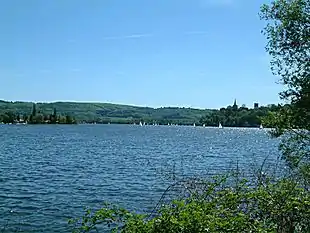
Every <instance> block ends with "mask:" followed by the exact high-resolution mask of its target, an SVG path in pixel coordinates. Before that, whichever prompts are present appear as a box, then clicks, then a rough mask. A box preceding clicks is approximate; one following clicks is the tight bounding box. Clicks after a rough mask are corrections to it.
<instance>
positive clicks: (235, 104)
mask: <svg viewBox="0 0 310 233" xmlns="http://www.w3.org/2000/svg"><path fill="white" fill-rule="evenodd" d="M233 109H234V110H238V105H237V100H236V99H235V101H234V105H233Z"/></svg>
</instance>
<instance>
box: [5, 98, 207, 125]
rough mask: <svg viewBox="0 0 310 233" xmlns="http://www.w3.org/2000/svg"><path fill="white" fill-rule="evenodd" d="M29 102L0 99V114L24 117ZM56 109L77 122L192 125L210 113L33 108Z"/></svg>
mask: <svg viewBox="0 0 310 233" xmlns="http://www.w3.org/2000/svg"><path fill="white" fill-rule="evenodd" d="M32 107H33V103H31V102H8V101H0V115H2V114H6V113H8V112H12V113H14V114H15V115H20V116H28V115H29V114H31V112H32ZM54 109H57V113H58V114H59V115H63V116H66V115H69V116H72V117H74V118H75V119H76V120H77V121H78V122H89V123H90V122H97V123H108V122H111V123H133V122H139V121H145V122H148V123H151V122H158V123H162V124H166V123H175V124H193V123H195V122H196V123H197V122H199V121H200V119H201V118H202V117H204V116H206V115H208V114H210V113H211V112H212V110H200V109H192V108H175V107H165V108H149V107H136V106H129V105H119V104H110V103H77V102H54V103H37V104H36V110H37V112H38V113H41V114H44V115H46V114H52V113H53V111H54Z"/></svg>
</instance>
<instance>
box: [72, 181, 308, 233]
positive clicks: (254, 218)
mask: <svg viewBox="0 0 310 233" xmlns="http://www.w3.org/2000/svg"><path fill="white" fill-rule="evenodd" d="M187 189H189V188H187ZM189 191H190V193H191V195H190V196H189V197H184V198H180V199H176V200H174V201H173V202H172V203H170V204H167V205H163V206H162V207H161V208H160V209H159V211H158V212H157V214H156V215H155V216H153V217H152V218H151V217H150V216H149V215H141V214H137V213H131V212H129V211H127V210H125V209H122V208H118V207H116V206H113V205H109V204H105V206H104V207H103V208H102V209H100V210H98V211H94V212H93V211H91V210H86V213H85V215H84V216H83V217H82V218H81V219H79V218H78V219H71V220H70V221H69V223H70V224H71V226H72V227H73V232H96V231H97V232H100V230H102V231H103V230H105V231H107V230H108V229H110V231H111V232H123V233H137V232H141V233H182V232H183V233H192V232H197V233H199V232H210V233H218V232H225V233H226V232H231V233H240V232H262V233H263V232H264V233H269V232H270V233H276V232H277V233H286V232H289V233H294V232H296V233H302V232H309V230H310V195H309V192H306V191H305V190H304V189H303V188H300V187H299V186H298V184H297V183H295V182H294V181H292V180H281V181H279V182H276V183H271V182H269V181H266V182H264V183H261V185H259V186H257V187H253V186H249V184H248V183H247V182H246V181H245V180H243V181H241V182H238V183H237V185H236V186H233V187H232V186H231V183H230V182H228V180H227V179H226V178H224V179H216V180H213V181H211V182H204V183H202V184H200V192H197V190H189Z"/></svg>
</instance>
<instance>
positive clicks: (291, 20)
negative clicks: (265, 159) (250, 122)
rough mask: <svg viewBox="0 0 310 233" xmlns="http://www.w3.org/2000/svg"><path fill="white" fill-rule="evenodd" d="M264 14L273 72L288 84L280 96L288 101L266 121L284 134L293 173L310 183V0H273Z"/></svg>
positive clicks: (284, 146)
mask: <svg viewBox="0 0 310 233" xmlns="http://www.w3.org/2000/svg"><path fill="white" fill-rule="evenodd" d="M261 18H262V19H263V20H265V21H266V22H267V25H266V27H265V29H264V33H265V35H266V36H267V40H268V44H267V46H266V50H267V51H268V52H269V54H270V55H271V57H272V62H271V67H272V70H273V73H274V74H275V75H277V76H279V77H280V80H281V82H282V84H283V85H284V87H285V90H284V91H283V92H281V93H280V96H281V98H282V99H283V100H285V101H287V102H288V103H289V105H286V106H283V107H282V108H281V110H280V111H278V112H277V113H272V114H270V115H269V116H268V117H267V118H266V119H265V122H269V123H271V124H272V125H274V126H275V130H274V131H273V135H274V136H281V135H284V136H283V141H282V144H281V146H280V149H281V150H282V152H283V158H284V159H285V160H286V161H287V164H288V165H289V167H290V169H291V171H292V174H293V175H295V176H297V177H298V178H299V179H300V178H303V179H304V178H305V179H304V181H305V182H308V184H310V183H309V177H310V133H309V132H310V0H276V1H273V2H272V3H271V4H270V5H263V6H262V8H261ZM300 175H301V176H300Z"/></svg>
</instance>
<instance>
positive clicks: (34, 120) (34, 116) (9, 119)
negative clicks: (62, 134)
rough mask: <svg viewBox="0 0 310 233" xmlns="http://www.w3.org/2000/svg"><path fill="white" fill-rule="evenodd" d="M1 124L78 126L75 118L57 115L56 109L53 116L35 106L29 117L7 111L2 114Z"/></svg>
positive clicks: (0, 116)
mask: <svg viewBox="0 0 310 233" xmlns="http://www.w3.org/2000/svg"><path fill="white" fill-rule="evenodd" d="M0 122H1V123H4V124H76V120H75V118H74V117H72V116H70V115H60V114H57V110H56V108H54V109H53V112H52V113H51V114H45V113H42V112H41V111H40V110H37V106H36V104H33V106H32V111H31V113H30V114H29V115H27V114H18V113H15V112H13V111H6V112H4V113H2V114H0Z"/></svg>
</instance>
